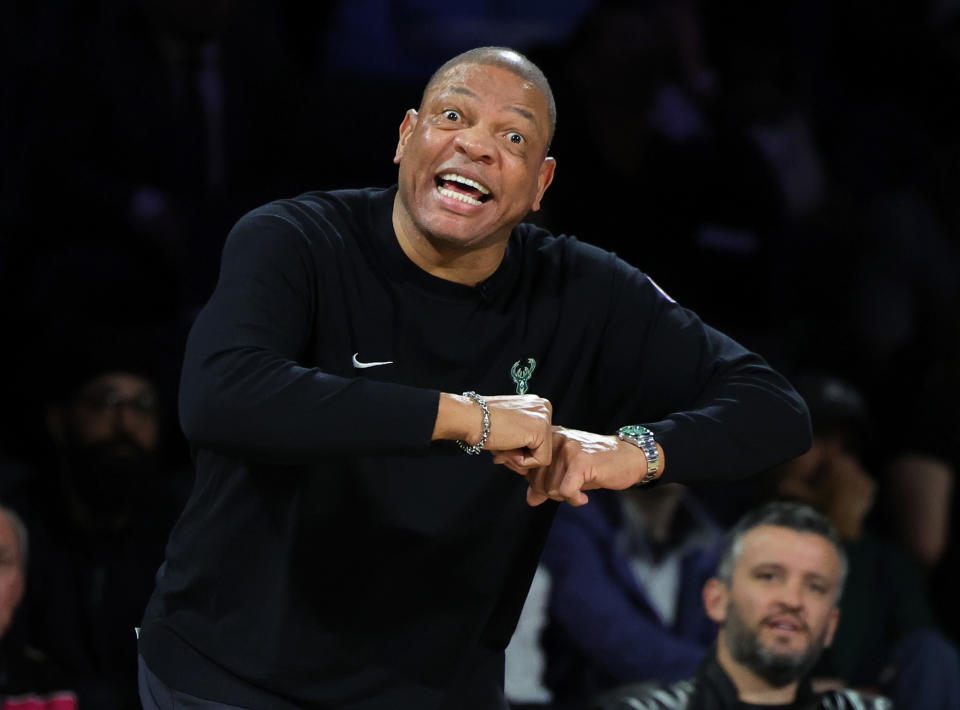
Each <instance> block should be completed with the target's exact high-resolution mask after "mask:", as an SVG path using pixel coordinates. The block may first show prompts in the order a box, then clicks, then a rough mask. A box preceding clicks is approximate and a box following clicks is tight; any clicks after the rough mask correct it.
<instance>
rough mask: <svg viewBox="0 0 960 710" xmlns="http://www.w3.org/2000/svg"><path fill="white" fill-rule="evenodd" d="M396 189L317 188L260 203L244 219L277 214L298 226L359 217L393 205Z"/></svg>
mask: <svg viewBox="0 0 960 710" xmlns="http://www.w3.org/2000/svg"><path fill="white" fill-rule="evenodd" d="M394 192H395V190H394V189H392V188H360V189H352V190H328V191H324V190H313V191H311V192H304V193H302V194H300V195H296V196H294V197H285V198H282V199H277V200H273V201H271V202H267V203H266V204H263V205H260V206H259V207H256V208H254V209H252V210H250V211H249V212H247V213H246V214H245V215H244V216H243V217H242V218H241V221H243V220H247V219H256V218H259V217H276V218H280V219H285V220H288V221H290V222H291V223H293V224H296V225H300V226H309V225H310V224H322V223H324V222H329V221H334V222H340V221H349V220H356V219H358V218H362V217H363V216H365V215H367V214H369V213H370V212H374V211H378V210H381V211H382V210H383V209H385V208H387V207H389V206H390V205H392V203H393V193H394Z"/></svg>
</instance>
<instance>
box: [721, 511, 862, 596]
mask: <svg viewBox="0 0 960 710" xmlns="http://www.w3.org/2000/svg"><path fill="white" fill-rule="evenodd" d="M761 525H776V526H779V527H782V528H789V529H790V530H796V531H797V532H804V533H813V534H814V535H820V536H821V537H823V538H826V539H827V540H828V541H829V542H830V544H831V545H833V547H834V549H835V550H836V551H837V556H838V557H839V558H840V583H839V584H838V585H837V595H836V596H837V599H839V598H840V593H841V592H842V591H843V583H844V581H845V580H846V577H847V553H846V552H845V551H844V549H843V542H841V540H840V535H839V533H837V529H836V528H835V527H834V526H833V523H831V522H830V520H829V518H827V517H826V516H824V515H822V514H820V513H818V512H817V511H816V510H814V509H813V508H812V507H810V506H809V505H807V504H806V503H797V502H793V501H773V502H771V503H766V504H765V505H762V506H760V507H758V508H754V509H752V510H750V511H748V512H747V513H746V514H744V515H743V516H742V517H741V518H740V519H739V520H738V521H737V523H736V524H735V525H734V526H733V528H731V529H730V531H729V532H728V533H727V536H726V540H725V542H724V545H723V550H722V552H721V554H720V560H719V562H718V563H717V573H716V576H717V578H718V579H719V580H720V581H721V582H723V583H724V584H726V585H727V586H729V585H730V583H731V582H732V581H733V568H734V567H736V565H737V560H738V559H739V558H740V555H741V554H742V553H743V538H744V536H745V535H746V534H747V533H748V532H750V531H751V530H753V529H754V528H756V527H759V526H761Z"/></svg>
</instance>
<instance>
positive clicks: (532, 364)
mask: <svg viewBox="0 0 960 710" xmlns="http://www.w3.org/2000/svg"><path fill="white" fill-rule="evenodd" d="M521 363H523V364H522V365H521ZM535 369H537V361H536V360H534V359H533V358H532V357H528V358H527V359H526V360H517V361H516V362H515V363H513V367H511V368H510V377H512V378H513V381H514V383H515V384H516V385H517V394H526V393H527V389H528V387H529V383H530V378H531V377H533V371H534V370H535Z"/></svg>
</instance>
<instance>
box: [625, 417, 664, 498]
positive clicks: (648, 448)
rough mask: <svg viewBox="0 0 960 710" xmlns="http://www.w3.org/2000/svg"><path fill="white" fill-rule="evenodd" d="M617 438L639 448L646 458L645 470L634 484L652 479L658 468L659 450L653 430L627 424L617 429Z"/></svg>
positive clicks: (642, 483) (648, 481)
mask: <svg viewBox="0 0 960 710" xmlns="http://www.w3.org/2000/svg"><path fill="white" fill-rule="evenodd" d="M617 438H618V439H620V441H626V442H628V443H630V444H633V445H634V446H636V447H637V448H639V449H640V450H641V451H643V455H644V456H645V457H646V459H647V472H646V474H644V476H643V478H641V479H640V482H639V483H637V484H636V485H638V486H642V485H644V484H646V483H650V481H652V480H654V479H655V478H656V477H657V469H658V468H660V452H659V451H658V450H657V440H656V439H654V438H653V432H652V431H650V430H649V429H647V428H646V427H645V426H640V425H639V424H628V425H627V426H622V427H620V429H618V430H617Z"/></svg>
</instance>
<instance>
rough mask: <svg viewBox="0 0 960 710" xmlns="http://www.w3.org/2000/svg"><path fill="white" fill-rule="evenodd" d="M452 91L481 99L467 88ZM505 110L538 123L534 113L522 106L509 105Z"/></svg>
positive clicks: (461, 87) (457, 87)
mask: <svg viewBox="0 0 960 710" xmlns="http://www.w3.org/2000/svg"><path fill="white" fill-rule="evenodd" d="M450 91H452V92H453V93H455V94H463V95H464V96H469V97H471V98H474V99H477V98H480V97H479V96H478V95H477V94H476V92H474V91H471V90H470V89H468V88H467V87H465V86H451V87H450ZM504 108H505V109H507V110H508V111H513V112H515V113H518V114H520V115H521V116H523V117H524V118H525V119H527V120H528V121H532V122H533V123H536V122H537V119H536V116H534V115H533V112H532V111H529V110H527V109H525V108H523V107H522V106H513V105H509V106H504Z"/></svg>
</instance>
